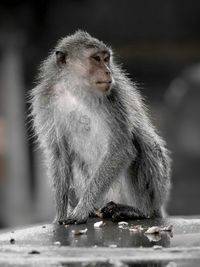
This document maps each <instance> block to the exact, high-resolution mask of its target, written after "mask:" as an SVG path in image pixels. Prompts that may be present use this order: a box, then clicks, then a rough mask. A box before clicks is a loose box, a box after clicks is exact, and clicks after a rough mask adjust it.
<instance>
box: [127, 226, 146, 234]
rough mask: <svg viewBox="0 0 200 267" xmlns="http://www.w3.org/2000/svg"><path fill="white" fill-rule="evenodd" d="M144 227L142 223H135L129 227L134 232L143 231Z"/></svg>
mask: <svg viewBox="0 0 200 267" xmlns="http://www.w3.org/2000/svg"><path fill="white" fill-rule="evenodd" d="M143 230H144V228H142V225H133V226H131V227H130V228H129V231H131V232H134V233H138V232H141V231H143Z"/></svg>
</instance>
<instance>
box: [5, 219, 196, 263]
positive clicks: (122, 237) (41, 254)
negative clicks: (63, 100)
mask: <svg viewBox="0 0 200 267" xmlns="http://www.w3.org/2000/svg"><path fill="white" fill-rule="evenodd" d="M97 221H100V219H94V218H91V219H89V220H88V222H87V224H82V225H70V226H65V225H58V224H43V225H36V226H30V227H27V228H23V229H12V230H10V231H9V230H8V231H4V232H0V245H1V246H0V266H35V264H38V265H40V266H77V267H78V266H148V267H151V266H167V267H175V266H194V267H195V266H200V217H184V218H182V217H170V218H167V219H165V220H163V219H160V220H158V219H157V220H151V219H149V220H135V221H128V225H121V226H119V225H118V223H113V222H111V221H109V220H105V221H104V223H103V225H101V226H100V227H94V223H96V222H97ZM97 225H98V224H97ZM136 225H140V227H136V230H135V226H136ZM169 225H173V228H172V231H160V233H157V234H145V232H146V230H147V229H148V228H149V227H152V226H159V227H161V228H163V227H166V226H169ZM130 228H131V229H133V230H130ZM137 229H139V230H137Z"/></svg>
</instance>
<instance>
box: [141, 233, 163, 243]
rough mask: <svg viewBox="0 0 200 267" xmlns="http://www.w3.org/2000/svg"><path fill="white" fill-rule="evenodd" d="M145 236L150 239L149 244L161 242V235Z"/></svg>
mask: <svg viewBox="0 0 200 267" xmlns="http://www.w3.org/2000/svg"><path fill="white" fill-rule="evenodd" d="M145 236H146V237H147V238H148V240H149V242H158V241H160V240H161V235H160V234H147V235H146V234H145Z"/></svg>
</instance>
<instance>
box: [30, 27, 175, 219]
mask: <svg viewBox="0 0 200 267" xmlns="http://www.w3.org/2000/svg"><path fill="white" fill-rule="evenodd" d="M30 102H31V117H32V118H33V128H34V131H35V135H36V136H37V141H38V143H39V146H40V148H41V150H42V152H43V154H44V158H45V162H46V166H47V174H48V176H49V177H50V179H51V181H52V186H53V189H54V192H55V204H56V217H55V222H58V223H60V224H62V223H66V224H74V223H75V224H80V223H85V222H86V221H87V219H88V217H89V216H90V215H92V214H94V213H95V212H96V211H98V212H99V213H98V214H100V215H99V216H100V217H102V218H111V220H113V221H119V220H122V219H127V220H128V219H140V218H141V219H143V218H155V217H163V216H165V207H166V203H167V200H168V198H169V192H170V187H171V182H170V180H171V179H170V172H171V159H170V154H169V150H168V149H167V147H166V143H165V141H164V140H163V139H162V138H161V137H160V136H159V134H158V133H157V131H156V129H155V127H154V126H153V124H152V123H151V121H150V118H149V115H148V112H147V108H146V106H145V103H144V100H143V98H142V96H141V93H140V92H139V89H138V86H137V85H136V83H135V82H133V81H132V80H131V79H130V78H129V77H128V76H127V74H126V73H125V71H124V70H123V69H122V68H121V66H120V65H119V64H118V63H117V62H116V60H115V57H114V53H113V51H112V49H111V48H110V47H109V46H107V45H106V44H104V42H103V41H100V40H98V39H97V38H94V37H92V36H91V35H90V34H89V33H87V32H85V31H82V30H78V31H76V32H75V33H74V34H72V35H68V36H66V37H64V38H62V39H61V40H60V41H58V43H57V45H56V46H55V48H54V49H53V50H52V51H51V52H50V55H49V56H48V57H47V59H46V60H44V62H43V63H42V64H41V67H40V71H39V75H38V79H37V84H36V86H35V87H34V88H33V89H32V90H31V93H30Z"/></svg>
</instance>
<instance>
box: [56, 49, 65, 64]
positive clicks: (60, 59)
mask: <svg viewBox="0 0 200 267" xmlns="http://www.w3.org/2000/svg"><path fill="white" fill-rule="evenodd" d="M66 60H67V52H66V53H64V52H62V51H56V63H57V65H58V66H62V65H64V64H66Z"/></svg>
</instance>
